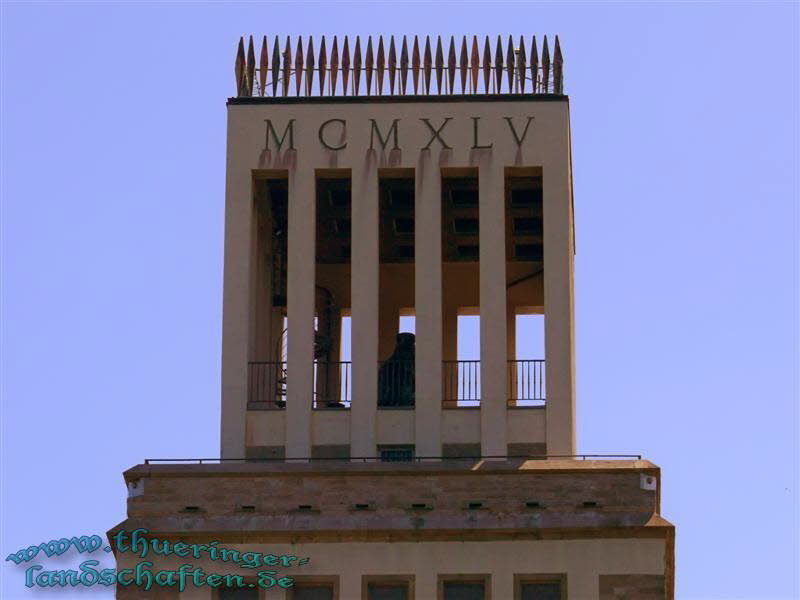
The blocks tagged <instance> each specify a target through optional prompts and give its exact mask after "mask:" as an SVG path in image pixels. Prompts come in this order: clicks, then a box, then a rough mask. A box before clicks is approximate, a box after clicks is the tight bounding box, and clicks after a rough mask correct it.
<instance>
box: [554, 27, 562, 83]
mask: <svg viewBox="0 0 800 600" xmlns="http://www.w3.org/2000/svg"><path fill="white" fill-rule="evenodd" d="M553 93H554V94H563V93H564V58H563V57H562V56H561V43H560V42H559V41H558V36H556V47H555V50H554V51H553Z"/></svg>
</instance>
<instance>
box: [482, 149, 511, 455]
mask: <svg viewBox="0 0 800 600" xmlns="http://www.w3.org/2000/svg"><path fill="white" fill-rule="evenodd" d="M478 195H479V199H480V204H479V206H480V208H479V220H480V234H479V244H480V302H481V304H480V315H481V324H480V332H481V454H483V455H484V456H505V455H506V454H507V453H508V444H507V439H506V438H507V430H506V412H507V411H506V400H507V396H506V392H507V390H506V387H507V384H506V380H507V378H508V377H507V371H508V364H507V360H506V228H505V176H504V171H503V167H502V166H500V165H497V164H496V163H494V162H493V161H492V160H491V155H489V154H487V155H484V156H483V157H481V160H480V162H479V168H478Z"/></svg>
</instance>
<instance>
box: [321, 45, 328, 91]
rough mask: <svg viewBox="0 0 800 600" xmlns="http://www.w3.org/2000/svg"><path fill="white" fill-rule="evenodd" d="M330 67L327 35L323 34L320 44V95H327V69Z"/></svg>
mask: <svg viewBox="0 0 800 600" xmlns="http://www.w3.org/2000/svg"><path fill="white" fill-rule="evenodd" d="M327 67H328V53H327V52H326V50H325V36H324V35H323V36H322V43H321V44H320V46H319V95H320V96H324V95H325V75H326V73H325V70H326V69H327Z"/></svg>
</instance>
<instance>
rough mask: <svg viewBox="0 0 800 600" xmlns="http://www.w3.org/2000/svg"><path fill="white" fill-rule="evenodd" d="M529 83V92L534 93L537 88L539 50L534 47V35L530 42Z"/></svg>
mask: <svg viewBox="0 0 800 600" xmlns="http://www.w3.org/2000/svg"><path fill="white" fill-rule="evenodd" d="M531 83H532V84H533V89H532V90H531V93H533V94H535V93H536V92H537V91H538V90H539V50H538V48H537V47H536V36H533V44H531Z"/></svg>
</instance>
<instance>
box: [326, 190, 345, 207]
mask: <svg viewBox="0 0 800 600" xmlns="http://www.w3.org/2000/svg"><path fill="white" fill-rule="evenodd" d="M328 201H329V202H330V203H331V206H334V207H336V208H345V207H348V206H350V190H349V189H339V190H337V189H333V190H328Z"/></svg>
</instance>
